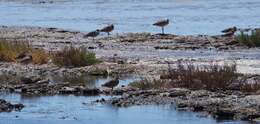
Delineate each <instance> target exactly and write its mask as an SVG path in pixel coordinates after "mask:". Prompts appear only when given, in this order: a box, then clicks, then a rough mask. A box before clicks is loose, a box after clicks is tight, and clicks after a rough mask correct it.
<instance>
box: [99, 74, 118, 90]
mask: <svg viewBox="0 0 260 124" xmlns="http://www.w3.org/2000/svg"><path fill="white" fill-rule="evenodd" d="M118 84H119V78H118V77H116V78H115V79H113V80H110V81H108V82H106V83H105V84H102V86H103V87H108V88H112V91H113V88H114V87H116V86H117V85H118Z"/></svg>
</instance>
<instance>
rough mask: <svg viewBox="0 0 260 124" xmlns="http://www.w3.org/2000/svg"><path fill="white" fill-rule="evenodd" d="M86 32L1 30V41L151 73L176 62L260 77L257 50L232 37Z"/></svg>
mask: <svg viewBox="0 0 260 124" xmlns="http://www.w3.org/2000/svg"><path fill="white" fill-rule="evenodd" d="M85 34H86V32H80V31H70V30H64V29H59V28H42V27H28V26H1V27H0V38H3V39H7V40H13V41H29V42H30V43H31V44H32V45H33V47H34V48H43V49H45V50H47V51H57V50H60V49H61V48H63V47H65V46H70V45H73V46H75V47H79V46H83V47H86V48H87V49H88V50H89V51H92V52H95V53H96V56H97V57H98V58H99V59H102V60H103V61H105V62H108V63H114V64H119V65H127V66H129V65H131V66H135V67H136V68H138V69H139V68H145V69H140V70H147V71H146V72H144V74H146V73H147V72H149V73H154V74H156V72H154V71H158V70H160V69H163V68H165V67H167V64H168V63H171V64H175V63H176V61H178V60H184V61H185V60H187V61H190V60H192V61H194V62H196V63H198V64H208V63H211V62H220V63H222V62H233V61H235V62H236V63H237V65H238V68H239V71H241V72H242V73H260V68H259V66H258V64H259V63H260V57H259V55H258V54H259V52H260V50H259V49H258V48H251V49H248V48H247V47H245V46H243V45H241V44H239V43H237V42H236V41H234V38H233V37H225V36H221V35H218V36H209V35H188V36H184V35H173V34H168V35H164V36H162V35H158V34H150V33H127V34H115V35H113V36H112V37H110V38H107V37H106V36H99V37H97V38H95V40H94V41H93V40H92V38H84V35H85ZM141 72H142V71H141Z"/></svg>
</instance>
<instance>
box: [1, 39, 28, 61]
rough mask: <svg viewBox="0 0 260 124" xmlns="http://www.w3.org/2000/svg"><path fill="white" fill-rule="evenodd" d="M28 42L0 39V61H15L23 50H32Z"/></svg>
mask: <svg viewBox="0 0 260 124" xmlns="http://www.w3.org/2000/svg"><path fill="white" fill-rule="evenodd" d="M28 46H29V45H28V43H27V42H10V41H6V40H3V39H1V40H0V61H5V62H15V61H16V57H17V56H18V55H19V54H21V53H22V52H26V51H30V48H29V47H28Z"/></svg>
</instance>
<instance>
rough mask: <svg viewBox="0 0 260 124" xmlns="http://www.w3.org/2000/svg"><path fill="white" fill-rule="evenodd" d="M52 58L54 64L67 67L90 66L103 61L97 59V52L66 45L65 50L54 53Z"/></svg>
mask: <svg viewBox="0 0 260 124" xmlns="http://www.w3.org/2000/svg"><path fill="white" fill-rule="evenodd" d="M52 60H53V63H54V64H56V65H58V66H66V67H70V66H72V67H80V66H89V65H93V64H97V63H100V62H101V61H100V60H98V59H96V55H95V53H91V52H89V51H87V50H86V49H85V48H83V47H80V48H74V47H65V48H64V49H63V50H61V51H58V52H56V53H54V54H53V55H52Z"/></svg>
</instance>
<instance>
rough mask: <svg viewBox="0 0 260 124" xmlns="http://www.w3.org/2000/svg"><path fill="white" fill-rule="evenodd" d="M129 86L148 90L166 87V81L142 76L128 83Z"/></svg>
mask: <svg viewBox="0 0 260 124" xmlns="http://www.w3.org/2000/svg"><path fill="white" fill-rule="evenodd" d="M129 86H132V87H135V88H138V89H141V90H150V89H164V88H165V87H166V82H165V81H163V80H160V79H150V80H149V79H148V78H144V79H142V80H141V81H137V82H133V83H130V84H129Z"/></svg>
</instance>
